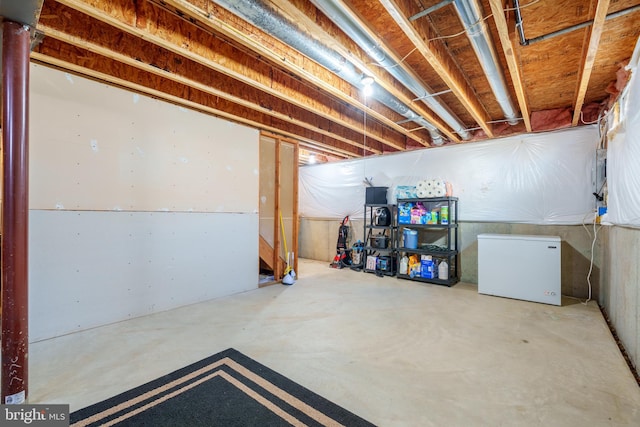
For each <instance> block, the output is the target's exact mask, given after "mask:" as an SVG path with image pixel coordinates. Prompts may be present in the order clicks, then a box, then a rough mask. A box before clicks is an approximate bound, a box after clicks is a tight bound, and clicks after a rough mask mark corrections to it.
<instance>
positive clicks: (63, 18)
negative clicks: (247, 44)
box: [40, 0, 406, 152]
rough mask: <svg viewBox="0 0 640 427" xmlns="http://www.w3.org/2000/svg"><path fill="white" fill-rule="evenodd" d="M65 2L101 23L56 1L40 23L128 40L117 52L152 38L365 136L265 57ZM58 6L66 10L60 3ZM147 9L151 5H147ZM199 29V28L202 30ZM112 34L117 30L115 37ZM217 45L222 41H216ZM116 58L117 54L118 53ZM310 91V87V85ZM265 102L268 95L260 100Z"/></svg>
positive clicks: (376, 133)
mask: <svg viewBox="0 0 640 427" xmlns="http://www.w3.org/2000/svg"><path fill="white" fill-rule="evenodd" d="M61 3H70V6H73V7H79V8H80V10H79V12H82V13H84V14H87V13H89V12H90V13H89V14H88V15H87V16H91V17H92V18H93V19H97V20H98V21H99V22H94V24H93V25H90V22H84V23H83V24H84V25H80V24H77V22H80V20H82V19H83V18H84V20H85V21H86V17H83V15H78V14H77V12H75V11H74V10H70V9H65V10H57V9H56V5H55V4H54V5H51V4H49V3H47V4H46V5H45V10H44V11H43V18H41V20H40V27H42V28H48V29H49V30H50V31H51V30H58V31H59V33H58V35H59V34H63V33H70V32H72V31H73V34H74V35H75V34H76V33H79V34H82V35H83V36H79V37H77V39H76V40H74V41H73V43H74V44H77V45H82V43H83V42H85V47H87V48H89V47H90V48H91V49H99V48H100V46H99V45H98V43H95V42H91V43H89V42H86V40H91V39H92V38H100V39H101V40H105V39H106V40H108V42H110V43H118V42H119V41H122V43H118V48H117V49H116V48H115V47H114V48H113V49H110V50H111V51H112V52H115V51H116V50H120V49H125V48H126V49H133V48H135V46H136V44H141V46H139V47H138V48H139V49H144V45H145V44H146V43H147V42H150V43H152V45H155V47H156V48H161V49H166V50H167V52H168V53H170V54H171V55H180V56H183V57H185V58H187V59H188V60H189V61H192V62H193V63H194V64H198V65H199V66H203V67H205V68H207V69H210V70H213V71H216V72H219V73H221V74H222V75H224V76H227V77H230V78H232V79H234V80H236V81H239V82H241V83H242V84H247V85H249V86H250V87H251V88H252V89H254V90H259V91H262V92H265V93H267V94H268V95H270V97H273V99H279V100H280V101H281V102H284V103H288V104H292V105H294V106H296V107H298V108H300V109H302V110H305V111H307V112H308V113H311V114H314V115H318V116H320V117H322V118H324V119H326V120H328V121H330V122H331V123H333V124H337V125H339V126H340V127H344V128H346V129H349V130H351V131H353V132H357V133H359V134H361V133H362V131H363V130H362V126H361V120H360V119H359V118H355V117H351V116H350V114H353V113H349V112H345V111H341V110H344V106H343V104H339V103H335V106H334V107H333V109H330V108H329V106H330V105H331V103H330V101H329V100H326V99H323V96H324V95H322V94H321V93H319V92H317V91H316V92H315V93H313V94H312V93H308V94H307V93H301V92H297V93H296V94H295V95H294V94H293V93H292V90H293V89H291V88H293V87H300V84H299V82H297V81H293V80H292V79H291V77H290V76H286V75H284V73H281V72H279V71H278V70H274V69H273V68H272V67H270V66H268V65H267V64H265V63H264V62H262V61H257V60H256V59H255V58H250V57H247V56H246V55H245V57H244V58H241V57H240V56H239V55H242V53H241V52H239V51H237V49H234V48H233V47H231V46H230V45H228V44H226V43H225V42H223V41H221V40H219V39H218V38H215V37H206V36H202V37H200V36H199V35H197V34H195V35H192V36H191V38H185V37H183V36H181V35H175V34H174V35H173V36H172V37H173V38H171V37H169V36H167V35H166V33H167V31H164V30H162V29H161V28H160V29H158V28H151V25H150V24H147V25H146V27H147V28H142V29H141V28H137V27H132V26H131V25H129V24H128V23H127V22H126V20H125V21H120V20H119V19H118V18H116V17H122V16H127V12H126V11H121V10H120V9H117V12H116V11H113V10H111V9H113V8H116V7H117V5H118V2H111V3H110V4H109V7H110V8H111V9H109V10H108V11H101V10H96V9H93V8H91V7H88V6H86V5H85V4H84V3H83V2H80V1H78V0H61ZM57 7H58V8H60V6H57ZM104 7H106V6H104ZM147 7H151V6H150V5H147ZM121 8H122V9H123V8H124V6H121ZM138 12H139V14H140V15H139V16H138V18H139V20H140V21H143V19H142V16H143V15H144V13H146V14H147V15H152V14H153V13H156V14H158V13H164V14H165V15H166V12H163V11H162V10H160V9H158V10H154V11H144V13H143V12H140V11H138ZM131 13H132V12H129V14H131ZM74 14H75V15H74ZM120 19H124V18H120ZM163 19H164V20H165V21H166V20H167V19H169V20H171V19H173V20H175V21H176V22H179V23H181V25H182V26H183V27H184V26H185V25H191V24H188V23H185V22H183V21H181V20H179V19H177V18H175V17H173V16H169V17H164V18H163ZM129 20H132V18H130V19H129ZM163 22H164V21H163ZM101 23H105V24H107V26H105V27H102V28H101V31H95V30H94V29H93V28H92V27H96V26H100V25H102V24H101ZM174 26H176V27H178V24H175V25H174ZM111 27H112V28H115V29H117V30H118V31H113V29H112V28H111ZM61 28H63V29H65V30H64V31H63V30H61ZM195 30H196V31H198V30H197V29H195ZM91 31H93V32H94V33H95V34H94V33H91ZM123 32H124V33H123ZM110 33H113V34H112V35H110ZM156 34H159V35H156ZM127 36H133V38H132V39H131V40H132V41H131V42H127V41H128V39H127V38H126V37H127ZM135 38H143V39H145V41H142V42H141V43H140V42H139V43H135ZM176 38H177V39H176ZM193 38H196V39H207V40H210V39H211V40H213V41H207V42H206V43H208V44H206V45H204V44H203V43H205V42H202V43H200V44H197V43H195V42H193V40H192V39H193ZM174 39H176V40H174ZM214 39H215V40H214ZM213 43H217V44H215V45H214V44H213ZM185 46H186V47H185ZM147 50H149V48H147ZM101 54H105V52H104V51H102V50H101ZM143 55H144V52H143V53H138V54H136V55H129V57H130V59H132V57H133V58H134V59H138V57H141V56H143ZM232 55H235V57H233V56H232ZM111 56H112V57H114V58H115V56H114V55H111ZM147 56H148V55H147ZM205 56H206V58H205ZM121 58H122V57H118V60H120V59H121ZM147 62H149V61H147ZM171 65H172V66H173V62H171ZM160 68H165V67H160ZM253 68H260V72H258V71H254V70H253ZM198 74H199V75H200V76H202V75H205V76H206V75H207V74H210V73H208V72H207V71H202V70H201V71H199V73H198ZM245 74H251V75H252V78H249V77H247V76H246V75H245ZM265 76H266V77H265ZM228 87H230V86H228ZM306 90H310V89H309V88H308V87H307V89H306ZM260 101H263V99H260ZM321 101H322V102H321ZM267 108H268V106H267ZM338 109H340V110H338ZM262 110H263V111H264V110H265V108H262ZM325 127H326V128H330V127H332V128H334V129H335V125H333V126H331V124H329V125H325ZM367 132H368V133H369V137H370V138H372V139H373V140H377V141H380V142H381V143H384V144H388V145H389V146H391V147H393V148H395V149H398V150H403V149H404V146H405V145H406V144H405V138H404V136H403V135H400V134H397V133H395V134H394V133H391V132H388V131H387V132H385V131H384V128H383V127H381V126H378V127H377V128H376V127H370V128H369V129H368V130H367ZM381 132H382V133H381ZM325 133H326V131H325ZM329 136H330V137H332V138H333V137H335V136H334V135H329ZM347 139H348V140H349V142H347V143H350V144H352V145H355V146H358V145H359V141H360V140H361V139H362V138H361V137H360V136H355V135H353V136H349V137H348V138H347ZM380 152H381V151H380Z"/></svg>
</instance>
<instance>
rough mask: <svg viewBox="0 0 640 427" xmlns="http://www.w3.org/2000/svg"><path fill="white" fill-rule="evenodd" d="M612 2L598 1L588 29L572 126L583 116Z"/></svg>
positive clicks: (607, 0) (606, 0)
mask: <svg viewBox="0 0 640 427" xmlns="http://www.w3.org/2000/svg"><path fill="white" fill-rule="evenodd" d="M609 1H610V0H598V6H597V7H596V16H595V18H594V20H593V25H592V26H591V28H590V29H587V30H586V31H587V34H589V36H588V37H589V42H588V44H585V45H587V49H586V51H585V52H584V53H583V55H582V58H581V64H582V66H581V67H580V78H579V79H578V87H577V88H576V95H575V102H574V105H575V107H574V109H573V120H572V121H571V124H572V125H573V126H577V125H578V122H579V121H580V116H581V114H582V105H583V104H584V97H585V94H586V93H587V87H588V86H589V78H590V77H591V71H592V70H593V64H594V63H595V60H596V55H597V54H598V45H599V44H600V36H602V30H603V29H604V22H605V19H606V17H607V10H608V9H609Z"/></svg>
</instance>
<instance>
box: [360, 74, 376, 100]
mask: <svg viewBox="0 0 640 427" xmlns="http://www.w3.org/2000/svg"><path fill="white" fill-rule="evenodd" d="M373 82H374V79H373V77H371V76H367V75H366V74H365V75H363V76H362V78H361V79H360V83H361V84H362V93H364V96H371V94H372V93H373Z"/></svg>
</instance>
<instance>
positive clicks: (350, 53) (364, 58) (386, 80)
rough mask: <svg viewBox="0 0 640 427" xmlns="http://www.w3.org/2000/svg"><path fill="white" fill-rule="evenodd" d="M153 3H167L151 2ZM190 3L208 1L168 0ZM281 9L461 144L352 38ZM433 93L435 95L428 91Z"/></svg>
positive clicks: (285, 5)
mask: <svg viewBox="0 0 640 427" xmlns="http://www.w3.org/2000/svg"><path fill="white" fill-rule="evenodd" d="M152 1H165V0H152ZM186 1H188V2H189V3H193V2H203V1H207V0H169V2H181V3H185V2H186ZM337 1H340V2H341V3H343V5H342V6H343V8H344V10H346V11H347V12H348V13H350V18H351V19H352V20H354V21H355V22H358V25H360V28H361V29H362V31H364V32H366V33H367V34H368V36H369V37H371V38H372V39H373V40H375V41H376V43H377V47H378V49H380V50H382V51H384V53H385V55H387V57H389V58H392V59H393V60H394V61H395V62H396V64H398V65H397V67H401V68H402V69H403V70H404V71H405V72H407V73H408V74H410V75H412V77H413V78H414V79H416V81H419V82H421V84H422V85H423V86H424V87H425V89H428V86H427V85H426V84H425V83H424V82H422V81H421V79H420V77H418V76H417V75H416V74H415V73H414V72H413V70H411V69H410V68H409V67H407V66H406V64H405V63H404V62H403V61H402V59H401V58H399V57H398V56H397V55H396V54H395V53H394V52H393V51H391V50H390V49H388V48H387V46H386V44H385V43H384V42H383V41H382V40H381V39H380V38H379V37H378V35H377V34H376V33H374V32H373V31H371V30H370V29H369V27H368V26H367V24H366V23H365V22H363V21H362V19H361V18H360V16H359V15H358V14H356V13H353V11H351V9H350V8H349V7H348V5H346V4H345V3H344V2H343V1H341V0H337ZM277 7H278V8H279V9H280V10H282V11H283V12H284V15H286V16H288V17H290V19H291V20H292V21H293V22H296V23H298V25H299V27H300V28H301V31H302V29H304V31H305V32H307V33H309V34H311V35H312V37H314V38H316V39H318V40H320V41H321V42H322V43H324V44H326V45H327V46H331V48H332V49H334V50H335V51H336V52H338V53H339V54H341V55H342V56H344V57H345V58H349V60H350V61H352V62H353V63H354V64H355V65H356V67H357V68H359V69H360V70H363V71H364V70H367V74H370V75H374V76H375V79H376V83H377V84H379V85H380V86H381V87H383V88H384V89H385V90H387V91H388V92H389V93H391V94H392V95H393V96H395V97H396V98H398V99H399V100H401V101H402V102H404V103H405V104H406V105H407V106H409V107H410V108H411V109H413V110H414V111H415V112H416V113H418V114H419V115H420V116H421V117H423V118H425V119H426V120H427V121H429V122H430V123H431V124H433V125H434V126H435V127H436V128H438V130H440V132H442V133H443V134H444V135H445V136H446V137H447V138H449V140H451V141H452V142H460V137H459V136H458V135H457V134H455V133H453V132H452V131H451V128H450V127H449V126H448V125H446V124H445V123H444V121H443V120H442V119H441V118H440V117H439V116H437V115H436V114H434V113H433V112H432V111H431V110H430V109H427V108H425V106H424V104H423V102H416V101H414V99H415V95H414V94H413V93H411V92H410V91H409V90H408V89H406V90H404V91H402V90H399V89H398V88H399V87H402V86H399V85H398V82H397V80H396V79H395V78H394V77H392V76H391V75H390V74H389V73H388V72H386V70H385V69H384V68H381V67H379V66H374V67H371V63H372V60H371V58H370V57H369V56H368V55H367V54H366V53H365V52H364V51H363V50H362V49H361V48H360V47H359V46H358V45H357V44H356V43H355V42H353V41H352V40H351V39H349V38H348V37H347V39H346V40H345V41H344V42H345V43H350V48H347V47H345V46H344V45H343V41H342V40H341V39H340V37H341V35H340V34H332V35H329V34H327V32H326V30H324V29H323V28H322V27H321V26H320V25H319V24H318V23H317V20H318V16H315V19H314V17H313V16H309V15H308V14H307V13H306V12H307V11H304V10H300V9H298V5H293V4H292V3H289V2H279V3H278V6H277ZM429 91H430V92H433V91H432V90H430V89H429ZM423 145H425V146H430V144H423Z"/></svg>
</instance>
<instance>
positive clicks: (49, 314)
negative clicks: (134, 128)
mask: <svg viewBox="0 0 640 427" xmlns="http://www.w3.org/2000/svg"><path fill="white" fill-rule="evenodd" d="M29 220H30V235H29V245H30V247H29V276H30V287H29V317H30V319H29V321H30V330H29V339H30V341H31V342H33V341H39V340H42V339H46V338H51V337H55V336H59V335H63V334H67V333H70V332H74V331H78V330H83V329H87V328H91V327H95V326H100V325H104V324H108V323H113V322H117V321H121V320H125V319H129V318H133V317H137V316H142V315H146V314H150V313H155V312H158V311H163V310H168V309H171V308H175V307H179V306H184V305H187V304H192V303H196V302H200V301H205V300H209V299H212V298H217V297H220V296H225V295H230V294H234V293H237V292H242V291H247V290H250V289H256V288H257V287H258V286H257V285H258V283H257V282H258V263H257V262H256V260H257V259H258V246H257V236H258V215H257V214H231V213H184V212H104V211H102V212H86V211H76V212H74V211H56V210H52V211H38V210H35V211H34V210H32V211H31V212H30V216H29Z"/></svg>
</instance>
